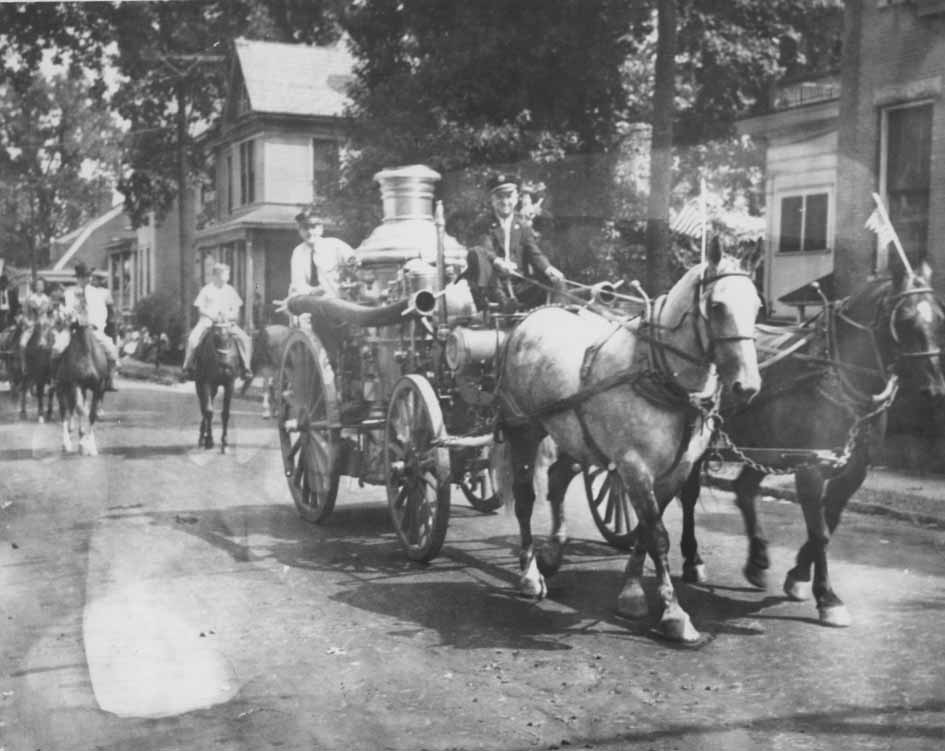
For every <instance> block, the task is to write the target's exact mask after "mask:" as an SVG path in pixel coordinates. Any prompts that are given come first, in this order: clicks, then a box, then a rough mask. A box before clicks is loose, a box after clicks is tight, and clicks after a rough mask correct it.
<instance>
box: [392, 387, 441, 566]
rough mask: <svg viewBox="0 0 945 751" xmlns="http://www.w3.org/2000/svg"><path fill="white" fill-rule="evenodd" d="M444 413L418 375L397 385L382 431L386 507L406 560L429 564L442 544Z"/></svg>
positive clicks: (431, 390)
mask: <svg viewBox="0 0 945 751" xmlns="http://www.w3.org/2000/svg"><path fill="white" fill-rule="evenodd" d="M445 435H446V429H445V428H444V426H443V412H442V410H441V409H440V403H439V400H438V399H437V396H436V393H435V392H434V391H433V387H432V386H431V385H430V382H429V381H428V380H427V379H426V378H424V377H422V376H418V375H407V376H404V377H403V378H401V379H400V380H399V381H397V384H396V385H395V386H394V390H393V392H392V393H391V396H390V405H389V407H388V410H387V424H386V426H385V429H384V464H385V470H386V474H387V505H388V508H389V509H390V516H391V520H392V521H393V522H394V529H395V531H396V532H397V536H398V537H399V538H400V541H401V542H402V543H403V544H404V546H405V547H406V548H407V556H408V557H409V558H410V559H411V560H414V561H420V562H423V563H425V562H427V561H429V560H431V559H432V558H433V557H434V556H436V554H437V553H439V552H440V548H441V547H442V546H443V541H444V540H445V539H446V527H447V524H449V516H450V452H449V449H447V448H443V447H442V446H438V445H437V444H436V441H437V440H438V439H440V438H442V437H443V436H445Z"/></svg>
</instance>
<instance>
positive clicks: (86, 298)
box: [52, 261, 118, 391]
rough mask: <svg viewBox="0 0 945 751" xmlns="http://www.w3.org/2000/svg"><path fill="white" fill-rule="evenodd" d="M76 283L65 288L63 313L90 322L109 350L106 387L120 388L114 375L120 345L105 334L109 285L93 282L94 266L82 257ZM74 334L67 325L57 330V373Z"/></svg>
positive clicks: (82, 322)
mask: <svg viewBox="0 0 945 751" xmlns="http://www.w3.org/2000/svg"><path fill="white" fill-rule="evenodd" d="M75 278H76V284H75V286H72V287H69V288H68V289H67V290H66V292H65V300H64V301H63V304H62V310H61V317H62V319H63V320H64V321H66V322H67V323H73V322H74V323H78V324H79V325H80V326H88V327H89V329H90V330H91V331H92V332H93V334H94V336H95V338H96V339H97V340H98V341H99V343H100V344H101V345H102V347H103V348H104V350H105V355H106V357H107V358H108V377H107V381H106V385H105V390H106V391H117V390H118V389H116V388H115V385H114V383H113V380H112V379H113V375H114V373H115V371H116V370H117V369H118V347H116V346H115V342H114V341H113V340H111V339H110V338H109V337H108V336H106V334H105V325H106V323H107V322H108V305H109V297H110V295H109V293H108V290H107V289H103V288H101V287H96V286H95V285H93V284H92V283H91V280H92V270H91V269H90V268H89V267H88V266H87V265H86V264H85V263H84V262H82V261H79V262H78V263H77V264H76V265H75ZM70 338H71V333H70V327H68V326H66V327H64V328H63V329H61V330H60V331H59V332H57V334H56V336H55V341H54V343H53V348H52V358H53V366H52V368H53V373H54V374H55V373H56V369H57V367H58V364H59V359H60V358H61V357H62V353H63V352H65V351H66V347H68V346H69V341H70Z"/></svg>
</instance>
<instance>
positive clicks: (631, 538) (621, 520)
mask: <svg viewBox="0 0 945 751" xmlns="http://www.w3.org/2000/svg"><path fill="white" fill-rule="evenodd" d="M584 490H585V492H586V493H587V501H588V504H589V505H590V507H591V516H593V517H594V523H595V524H596V525H597V529H598V530H599V531H600V533H601V535H603V537H604V539H605V540H607V542H609V543H610V544H611V545H613V546H614V547H615V548H619V549H620V550H630V549H631V548H633V546H634V543H635V542H636V535H635V534H634V530H635V529H636V526H637V515H636V513H635V512H634V510H633V505H632V504H631V503H630V498H629V496H628V495H627V489H626V488H625V487H624V484H623V480H622V479H620V475H619V474H618V473H617V471H616V470H613V469H601V468H600V467H585V468H584Z"/></svg>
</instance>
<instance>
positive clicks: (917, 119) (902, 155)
mask: <svg viewBox="0 0 945 751" xmlns="http://www.w3.org/2000/svg"><path fill="white" fill-rule="evenodd" d="M931 144H932V105H931V104H926V105H922V106H921V107H905V108H903V109H896V110H890V111H889V112H888V128H887V152H886V156H887V160H886V170H887V174H886V189H887V191H889V192H898V191H904V190H928V188H929V162H930V161H931V160H930V158H929V155H930V153H931Z"/></svg>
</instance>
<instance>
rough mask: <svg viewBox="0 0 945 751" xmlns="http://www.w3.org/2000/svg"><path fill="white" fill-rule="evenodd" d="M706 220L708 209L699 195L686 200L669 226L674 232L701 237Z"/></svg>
mask: <svg viewBox="0 0 945 751" xmlns="http://www.w3.org/2000/svg"><path fill="white" fill-rule="evenodd" d="M705 221H706V210H705V206H704V205H703V204H702V200H701V198H700V197H699V196H696V197H695V198H692V199H690V200H689V201H687V202H686V205H685V206H683V207H682V208H681V209H680V210H679V213H678V214H676V216H674V217H673V219H672V221H671V222H670V223H669V228H670V229H671V230H672V231H673V232H678V233H679V234H681V235H689V237H697V238H698V237H701V236H702V225H703V223H704V222H705Z"/></svg>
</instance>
